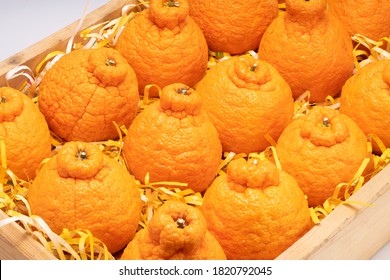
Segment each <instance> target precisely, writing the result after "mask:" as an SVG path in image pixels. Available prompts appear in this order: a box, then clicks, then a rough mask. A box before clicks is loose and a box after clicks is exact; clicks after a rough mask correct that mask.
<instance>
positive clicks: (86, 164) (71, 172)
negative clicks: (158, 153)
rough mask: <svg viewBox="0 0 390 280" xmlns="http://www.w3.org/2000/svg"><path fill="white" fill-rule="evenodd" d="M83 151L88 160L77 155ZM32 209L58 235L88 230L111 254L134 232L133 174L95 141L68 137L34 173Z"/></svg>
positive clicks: (136, 202)
mask: <svg viewBox="0 0 390 280" xmlns="http://www.w3.org/2000/svg"><path fill="white" fill-rule="evenodd" d="M79 151H86V153H87V159H84V160H82V159H80V156H79ZM27 199H28V202H29V204H30V206H31V211H32V213H33V214H35V215H39V216H41V217H42V218H43V219H44V220H45V222H46V223H47V224H48V225H49V226H50V228H51V229H52V230H53V231H54V232H55V233H57V234H60V233H61V232H62V229H63V228H68V229H70V230H73V229H80V228H81V229H87V230H90V231H91V232H92V234H93V235H94V236H95V237H97V238H98V239H100V240H101V241H103V242H104V243H105V244H106V245H107V248H108V250H109V251H110V252H111V253H115V252H117V251H119V250H120V249H122V248H124V247H125V246H126V245H127V244H128V242H130V240H131V239H132V238H133V237H134V235H135V232H136V230H137V227H138V222H139V220H140V217H141V207H142V203H141V198H140V195H139V191H138V188H137V185H136V183H135V180H134V178H133V177H132V176H131V175H130V174H129V173H128V171H127V170H126V169H125V168H124V167H123V166H121V165H120V164H119V163H118V162H117V161H115V160H113V159H111V158H109V157H108V156H106V155H104V154H103V153H102V152H101V151H100V150H99V148H98V147H97V146H95V145H94V144H89V143H83V142H68V143H66V144H65V145H64V146H63V148H62V149H61V150H60V151H59V152H58V154H57V155H56V156H54V157H52V158H51V159H50V160H49V161H48V162H47V163H46V164H45V165H44V166H43V167H42V168H41V169H40V171H39V172H38V175H37V177H36V178H35V180H34V181H33V183H32V185H31V187H30V190H29V193H28V196H27Z"/></svg>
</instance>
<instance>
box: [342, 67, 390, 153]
mask: <svg viewBox="0 0 390 280" xmlns="http://www.w3.org/2000/svg"><path fill="white" fill-rule="evenodd" d="M389 89H390V60H386V59H384V60H380V61H376V62H372V63H369V64H368V65H366V66H364V67H363V68H361V69H360V70H359V71H357V73H356V74H355V75H353V76H352V77H351V78H349V79H348V80H347V82H346V83H345V85H344V87H343V89H342V91H341V98H340V112H341V113H343V114H346V115H348V116H349V117H350V118H352V119H353V120H354V121H355V122H356V123H357V124H358V125H359V127H360V128H361V129H362V130H363V132H364V133H365V134H366V135H368V134H375V135H377V136H378V137H379V138H380V139H381V140H382V142H383V143H384V144H385V146H386V147H390V110H389V108H390V94H389ZM374 149H375V151H376V152H379V148H378V147H376V146H375V145H374Z"/></svg>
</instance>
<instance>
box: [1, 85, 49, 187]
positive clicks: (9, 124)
mask: <svg viewBox="0 0 390 280" xmlns="http://www.w3.org/2000/svg"><path fill="white" fill-rule="evenodd" d="M1 97H4V98H5V99H6V100H5V102H4V103H2V102H1V103H0V139H1V140H4V143H5V148H6V157H7V166H8V168H9V169H10V170H11V171H12V172H13V173H14V174H15V175H16V176H17V177H18V178H20V179H23V180H30V179H34V178H35V175H36V171H37V169H38V167H39V165H40V163H41V161H42V160H44V159H45V158H48V157H49V156H50V152H51V137H50V131H49V128H48V126H47V123H46V121H45V118H44V117H43V115H42V114H41V112H39V110H38V108H37V106H36V105H35V104H34V103H33V102H32V100H31V99H30V98H28V97H27V96H26V95H25V94H22V93H21V92H19V91H17V90H15V89H12V88H9V87H2V88H0V98H1ZM0 155H1V152H0Z"/></svg>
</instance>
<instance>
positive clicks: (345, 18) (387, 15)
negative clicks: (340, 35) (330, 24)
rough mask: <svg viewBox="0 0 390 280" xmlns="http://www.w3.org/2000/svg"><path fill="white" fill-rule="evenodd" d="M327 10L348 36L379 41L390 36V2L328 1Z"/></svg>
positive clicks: (371, 0)
mask: <svg viewBox="0 0 390 280" xmlns="http://www.w3.org/2000/svg"><path fill="white" fill-rule="evenodd" d="M328 5H329V10H330V11H331V12H332V13H334V14H335V15H336V16H337V18H338V19H340V20H341V22H342V23H343V24H344V26H345V27H346V29H347V30H348V33H349V35H351V36H353V35H355V34H361V35H364V36H366V37H368V38H370V39H372V40H379V39H381V38H382V37H386V36H389V35H390V1H388V0H386V1H383V0H368V1H367V0H366V1H356V0H328Z"/></svg>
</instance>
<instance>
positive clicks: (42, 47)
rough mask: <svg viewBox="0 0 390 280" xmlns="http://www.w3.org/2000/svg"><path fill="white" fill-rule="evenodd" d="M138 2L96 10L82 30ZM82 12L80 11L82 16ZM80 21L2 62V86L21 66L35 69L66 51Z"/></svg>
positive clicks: (119, 0)
mask: <svg viewBox="0 0 390 280" xmlns="http://www.w3.org/2000/svg"><path fill="white" fill-rule="evenodd" d="M136 3H138V1H137V0H111V1H110V2H108V3H107V4H105V5H103V6H102V7H100V8H98V9H96V10H94V11H93V12H91V13H90V14H88V16H87V17H86V18H85V20H84V21H83V24H82V26H81V28H80V29H81V30H83V29H85V28H87V27H90V26H93V25H94V24H97V23H99V22H104V21H106V20H110V19H114V18H116V17H119V16H120V15H121V8H122V7H123V6H124V5H127V4H136ZM81 12H82V11H80V14H81ZM78 24H79V21H76V22H74V23H73V24H71V25H68V26H66V27H64V28H63V29H61V30H59V31H57V32H55V33H53V34H52V35H50V36H48V37H47V38H45V39H43V40H41V41H39V42H37V43H36V44H34V45H32V46H30V47H28V48H26V49H25V50H22V51H20V52H18V53H16V54H14V55H13V56H11V57H9V58H7V59H5V60H3V61H1V62H0V86H6V80H5V75H6V74H7V72H9V71H10V70H12V69H13V68H15V67H16V66H19V65H26V66H29V67H30V68H32V70H34V68H35V67H36V66H37V65H38V64H39V63H40V62H41V61H42V60H43V59H44V58H45V56H46V55H47V54H48V53H50V52H52V51H57V50H62V51H65V49H66V46H67V43H68V40H69V38H71V37H72V35H73V34H74V32H75V30H76V28H77V26H78ZM24 80H25V79H22V78H21V79H18V78H16V79H14V80H12V81H11V82H10V86H11V87H14V88H19V87H20V86H21V85H22V82H23V81H24Z"/></svg>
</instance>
